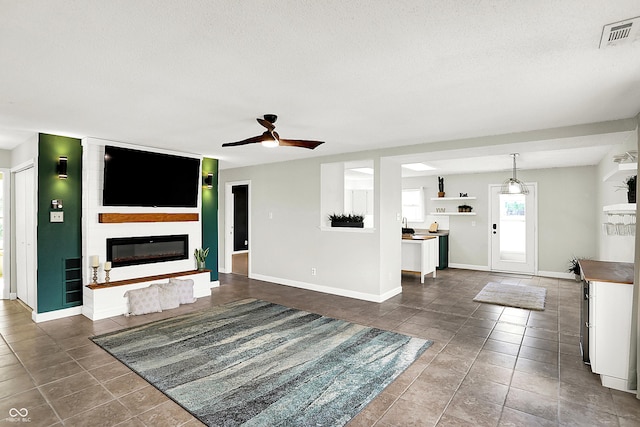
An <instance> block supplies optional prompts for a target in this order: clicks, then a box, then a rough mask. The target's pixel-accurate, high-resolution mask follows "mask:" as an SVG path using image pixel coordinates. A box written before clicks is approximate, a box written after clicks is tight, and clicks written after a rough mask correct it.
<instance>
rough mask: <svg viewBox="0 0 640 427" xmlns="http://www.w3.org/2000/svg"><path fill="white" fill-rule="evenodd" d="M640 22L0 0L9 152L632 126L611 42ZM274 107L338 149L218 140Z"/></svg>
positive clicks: (611, 16) (213, 149)
mask: <svg viewBox="0 0 640 427" xmlns="http://www.w3.org/2000/svg"><path fill="white" fill-rule="evenodd" d="M639 15H640V2H638V0H616V1H613V2H612V1H610V0H572V1H568V0H565V1H562V0H545V1H536V2H524V1H510V0H504V1H484V0H478V1H473V2H460V1H457V2H453V1H449V2H444V1H424V0H421V1H417V0H416V1H409V0H397V1H361V0H359V1H345V0H323V1H302V0H292V1H290V0H286V1H285V0H280V1H256V0H246V1H232V0H225V1H212V0H189V1H184V0H181V1H177V0H176V1H173V0H171V1H169V0H162V1H150V0H136V1H129V0H119V1H112V0H109V1H104V0H100V1H97V0H81V1H70V0H47V1H33V0H20V1H16V0H0V148H12V147H14V146H15V145H17V144H19V143H20V142H22V141H24V140H25V139H26V138H28V137H29V136H30V135H32V134H33V133H34V132H46V133H53V134H59V135H69V136H75V137H85V136H91V137H97V138H103V139H108V140H115V141H122V142H127V143H132V144H139V145H144V146H149V147H161V148H167V149H174V150H178V151H184V152H191V153H199V154H203V155H207V156H211V157H216V158H219V159H221V166H222V167H223V168H229V167H235V166H242V165H251V164H257V163H266V162H276V161H282V160H290V159H297V158H304V157H309V156H321V155H328V154H338V153H344V152H353V151H361V150H367V149H372V148H383V147H394V146H404V145H413V144H422V143H428V142H434V141H443V140H450V139H458V138H467V137H476V136H485V135H498V134H505V133H512V132H524V131H530V130H536V129H548V128H556V127H562V126H570V125H576V124H584V123H594V122H602V121H608V120H615V119H621V118H629V117H633V116H635V115H636V114H638V112H640V41H638V40H636V41H634V42H632V43H629V44H627V45H623V46H615V47H611V48H607V49H599V48H598V45H599V41H600V36H601V32H602V27H603V26H604V25H606V24H609V23H612V22H616V21H620V20H623V19H628V18H632V17H635V16H639ZM264 113H275V114H278V116H279V119H278V122H277V123H276V125H277V130H278V132H279V133H280V135H281V136H282V137H283V138H304V139H317V140H323V141H326V144H324V145H322V146H320V147H319V148H318V149H316V150H314V151H308V150H304V149H299V148H290V147H280V148H277V149H267V148H264V147H261V146H259V145H252V146H245V147H234V148H224V149H223V148H222V147H221V145H222V143H224V142H230V141H237V140H241V139H244V138H247V137H250V136H255V135H258V134H260V133H262V131H263V130H264V129H263V128H261V127H260V126H259V125H258V124H257V123H256V121H255V118H256V117H259V116H261V115H263V114H264ZM621 138H622V139H624V138H626V136H622V137H621ZM533 143H535V141H532V144H533ZM594 150H595V149H594ZM588 151H590V152H589V154H590V155H591V156H593V150H588ZM574 155H576V156H577V153H574ZM569 157H571V156H569ZM507 162H508V157H507ZM506 168H508V165H507V167H506ZM503 169H504V168H503Z"/></svg>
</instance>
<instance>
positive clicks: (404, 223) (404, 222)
mask: <svg viewBox="0 0 640 427" xmlns="http://www.w3.org/2000/svg"><path fill="white" fill-rule="evenodd" d="M402 228H409V226H408V224H407V217H406V216H403V217H402Z"/></svg>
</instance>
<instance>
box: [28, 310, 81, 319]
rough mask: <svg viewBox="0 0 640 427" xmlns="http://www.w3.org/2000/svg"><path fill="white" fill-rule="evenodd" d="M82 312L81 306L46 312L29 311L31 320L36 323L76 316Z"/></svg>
mask: <svg viewBox="0 0 640 427" xmlns="http://www.w3.org/2000/svg"><path fill="white" fill-rule="evenodd" d="M79 314H82V306H78V307H71V308H63V309H62V310H55V311H47V312H46V313H36V312H35V311H32V312H31V320H33V321H34V322H36V323H40V322H47V321H49V320H56V319H62V318H65V317H71V316H77V315H79Z"/></svg>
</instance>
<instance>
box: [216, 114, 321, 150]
mask: <svg viewBox="0 0 640 427" xmlns="http://www.w3.org/2000/svg"><path fill="white" fill-rule="evenodd" d="M277 119H278V116H276V115H275V114H265V115H264V116H263V118H257V119H256V120H257V121H258V123H260V124H261V125H262V126H263V127H265V128H266V129H267V130H266V132H264V133H263V134H262V135H258V136H254V137H252V138H247V139H243V140H242V141H237V142H226V143H224V144H222V146H223V147H234V146H236V145H247V144H256V143H261V144H262V145H264V146H265V147H278V146H288V147H302V148H308V149H310V150H313V149H314V148H316V147H317V146H318V145H320V144H324V141H309V140H304V139H284V138H280V135H278V132H276V131H275V128H276V127H275V125H274V123H275V122H276V120H277Z"/></svg>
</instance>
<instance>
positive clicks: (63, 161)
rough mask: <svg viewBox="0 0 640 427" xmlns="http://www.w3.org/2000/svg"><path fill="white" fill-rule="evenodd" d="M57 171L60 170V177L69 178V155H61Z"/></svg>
mask: <svg viewBox="0 0 640 427" xmlns="http://www.w3.org/2000/svg"><path fill="white" fill-rule="evenodd" d="M56 171H57V172H58V178H60V179H67V156H60V157H59V158H58V165H57V167H56Z"/></svg>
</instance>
